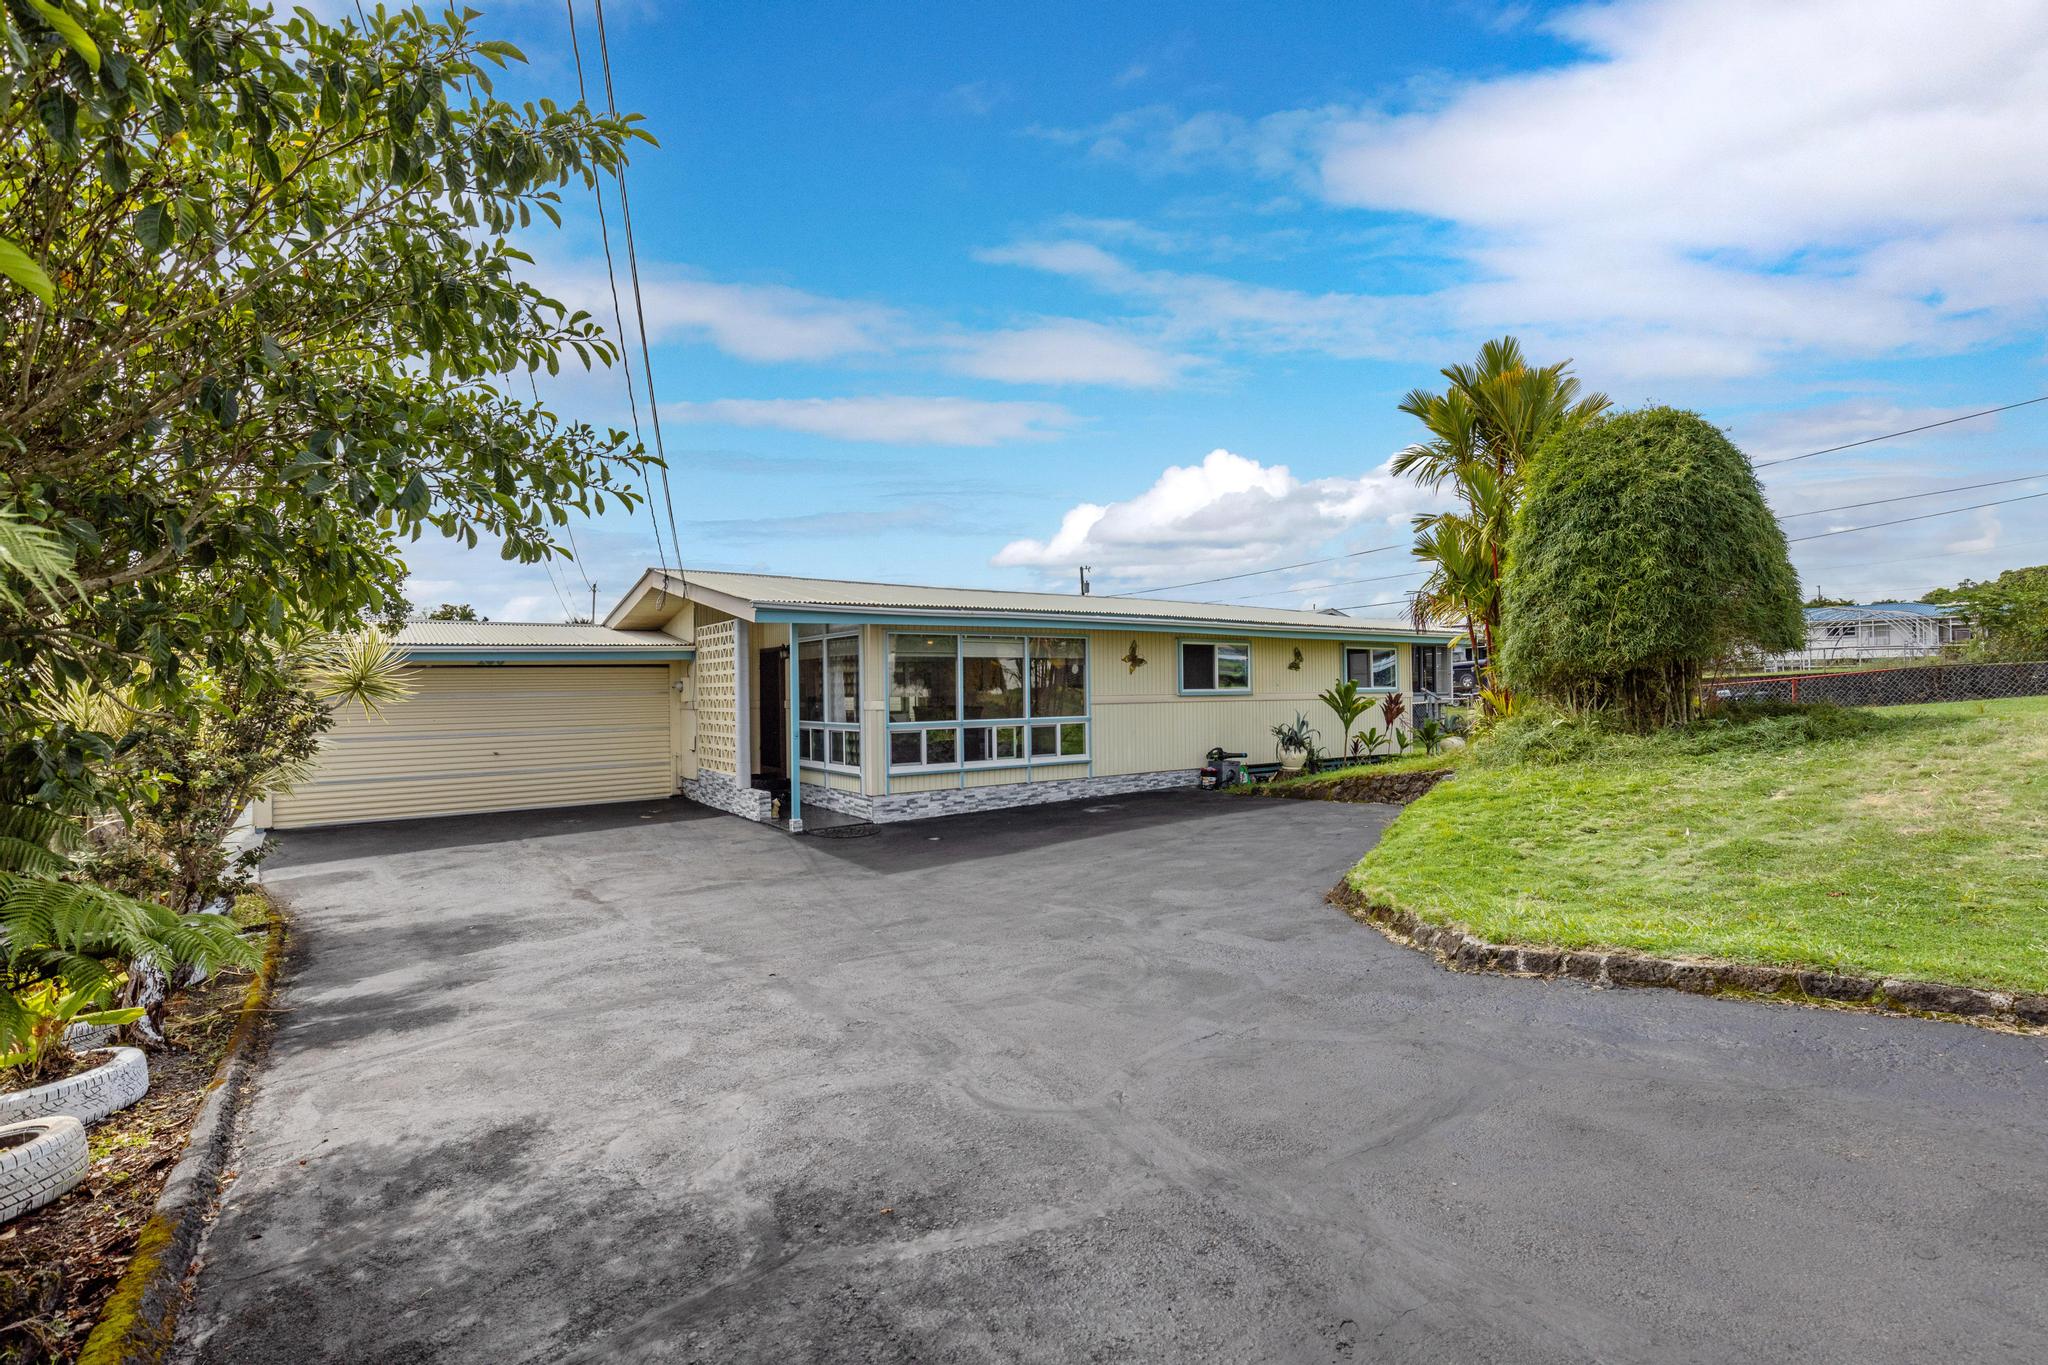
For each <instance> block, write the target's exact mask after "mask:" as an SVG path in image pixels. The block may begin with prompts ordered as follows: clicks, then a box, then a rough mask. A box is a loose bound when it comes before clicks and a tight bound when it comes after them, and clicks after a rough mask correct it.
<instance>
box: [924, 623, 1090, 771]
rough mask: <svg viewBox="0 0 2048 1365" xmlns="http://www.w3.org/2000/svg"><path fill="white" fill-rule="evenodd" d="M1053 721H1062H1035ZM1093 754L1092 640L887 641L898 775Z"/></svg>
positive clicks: (984, 637) (987, 637)
mask: <svg viewBox="0 0 2048 1365" xmlns="http://www.w3.org/2000/svg"><path fill="white" fill-rule="evenodd" d="M1045 720H1052V721H1055V722H1056V723H1054V724H1038V723H1036V722H1040V721H1045ZM1087 757H1088V645H1087V641H1085V640H1083V639H1081V638H1079V637H1073V638H1067V637H1060V636H1031V637H1028V638H1027V637H1024V636H1019V635H892V636H890V637H889V767H890V770H891V771H928V770H931V769H935V768H977V767H987V768H1003V767H1013V766H1014V767H1023V766H1027V765H1029V764H1031V763H1034V762H1037V763H1047V762H1055V763H1070V762H1076V761H1085V760H1086V759H1087Z"/></svg>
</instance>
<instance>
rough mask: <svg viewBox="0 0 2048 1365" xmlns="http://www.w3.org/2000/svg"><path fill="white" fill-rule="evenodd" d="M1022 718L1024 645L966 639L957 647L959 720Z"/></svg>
mask: <svg viewBox="0 0 2048 1365" xmlns="http://www.w3.org/2000/svg"><path fill="white" fill-rule="evenodd" d="M1023 717H1024V642H1023V641H1022V640H1020V639H1017V638H1015V637H1014V636H1007V635H999V636H993V637H984V636H977V635H970V636H968V637H967V638H966V639H965V640H963V641H962V642H961V644H960V718H961V719H962V720H1021V719H1023Z"/></svg>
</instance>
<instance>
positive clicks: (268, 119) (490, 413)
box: [0, 0, 645, 804]
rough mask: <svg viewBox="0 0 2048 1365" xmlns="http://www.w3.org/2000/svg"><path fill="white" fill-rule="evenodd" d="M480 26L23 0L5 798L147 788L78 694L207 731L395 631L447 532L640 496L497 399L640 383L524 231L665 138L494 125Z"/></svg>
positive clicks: (0, 765)
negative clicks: (555, 296)
mask: <svg viewBox="0 0 2048 1365" xmlns="http://www.w3.org/2000/svg"><path fill="white" fill-rule="evenodd" d="M475 18H476V14H475V12H474V11H462V12H456V11H450V12H448V13H447V14H445V15H444V16H443V17H442V18H440V19H438V20H435V19H431V18H429V17H428V15H427V14H426V12H425V11H422V10H399V11H396V12H387V11H385V10H384V9H382V8H381V7H373V8H371V9H369V10H368V12H367V18H365V19H363V20H361V21H357V20H354V19H351V20H348V21H345V22H342V23H340V24H336V25H328V24H323V23H320V22H317V21H315V20H313V19H312V18H310V17H309V16H307V15H306V14H305V13H304V12H300V13H299V14H297V15H295V16H292V17H288V18H285V19H283V20H282V21H280V20H279V19H278V18H277V17H275V16H274V15H273V13H272V12H271V10H270V9H269V8H267V7H266V6H264V5H262V4H258V3H252V0H154V2H152V0H134V2H133V3H122V4H114V3H102V2H100V0H7V3H6V6H5V19H4V24H0V27H4V32H0V239H5V242H6V243H7V245H6V246H5V247H4V248H0V274H4V275H5V276H6V278H5V279H4V280H0V509H7V512H8V515H7V519H6V521H5V522H4V523H0V525H4V526H6V527H7V528H8V535H7V538H6V539H0V801H7V800H12V801H24V800H29V801H34V802H37V803H41V804H47V803H52V802H61V801H71V800H85V801H88V802H98V801H101V800H103V799H105V798H107V797H108V796H120V795H124V793H119V792H108V791H106V790H104V784H105V783H106V782H108V781H111V780H113V779H112V776H111V775H113V774H117V773H119V772H121V771H124V769H122V768H121V766H120V765H119V764H117V763H116V762H114V760H115V758H116V757H117V755H116V753H115V745H116V743H117V741H116V739H115V737H114V736H112V735H111V734H110V733H107V732H104V731H97V730H94V729H92V728H90V727H84V728H81V727H77V726H74V725H69V724H68V723H67V722H65V721H63V720H61V719H59V718H58V717H57V715H56V710H55V708H53V707H51V706H50V705H48V704H47V703H48V701H49V699H50V698H51V697H52V696H55V695H57V694H59V693H61V692H62V691H63V690H64V689H65V688H66V687H68V686H71V685H86V686H90V687H91V688H94V689H97V690H100V691H104V692H107V693H109V694H115V693H118V694H119V695H121V696H123V697H124V698H126V699H127V700H128V702H129V704H131V705H134V706H136V707H139V708H143V709H145V710H162V711H171V712H180V711H182V712H187V713H189V712H190V710H191V708H192V707H193V706H194V705H196V702H195V698H194V695H193V693H192V692H191V690H190V689H189V688H188V687H187V686H186V682H185V679H186V676H187V674H188V673H191V672H194V671H197V672H203V673H208V674H213V675H223V674H233V673H237V672H241V671H243V670H244V669H245V668H246V667H248V666H251V665H252V664H261V663H262V662H263V661H265V660H271V659H274V658H275V657H276V656H277V655H278V654H279V653H280V651H282V650H283V649H285V648H286V647H287V645H288V642H289V641H290V640H292V639H293V638H295V637H296V636H297V635H298V634H300V633H302V632H303V631H304V630H306V629H308V628H315V629H325V630H342V629H347V628H351V627H353V626H354V625H355V624H356V623H358V622H359V621H361V620H365V619H375V618H377V617H379V616H382V615H385V614H386V613H387V609H388V608H389V607H391V606H392V605H394V604H396V603H398V602H400V601H402V599H401V598H400V597H399V587H400V584H401V583H402V581H403V577H404V564H403V561H402V558H401V555H400V551H401V548H402V547H403V546H404V545H405V544H406V542H408V541H410V540H412V539H416V538H417V537H419V536H420V535H422V534H425V533H428V532H436V533H439V534H442V535H445V536H451V537H455V538H458V539H460V540H462V541H464V542H465V543H467V544H470V545H474V544H476V543H478V541H479V540H480V539H482V538H485V537H493V538H496V539H497V540H498V541H499V542H500V543H501V545H502V547H503V553H504V554H505V555H506V557H508V558H511V559H517V560H522V561H533V560H536V559H539V558H541V557H543V556H545V555H548V554H550V553H552V552H555V543H554V536H555V534H556V530H555V528H557V527H558V526H559V525H560V524H562V523H563V522H564V521H565V520H566V518H567V516H568V514H569V513H570V512H571V511H574V510H581V509H584V508H586V507H588V508H592V509H596V510H602V509H603V507H604V506H605V504H606V502H607V500H625V501H629V502H630V501H631V499H632V494H631V493H630V492H628V488H629V487H630V486H631V484H632V483H633V482H634V481H635V478H636V477H637V476H641V475H642V474H643V472H644V471H643V468H642V467H643V465H644V463H645V458H644V456H643V455H642V454H641V453H640V452H639V451H638V449H637V448H636V447H632V446H630V445H629V444H628V442H627V438H626V437H625V435H624V434H623V433H620V432H617V431H611V432H600V431H597V430H594V429H592V428H590V427H588V426H586V425H582V424H574V423H568V422H564V421H561V420H559V419H557V418H556V417H555V416H554V415H552V414H551V413H549V412H547V411H546V410H545V409H544V408H542V407H541V406H540V405H539V404H538V403H535V402H530V401H521V400H520V399H519V398H518V397H517V396H515V395H516V393H517V392H518V391H521V390H524V388H525V385H524V384H523V383H522V384H520V385H519V386H518V388H517V390H515V389H514V387H513V386H512V385H511V384H509V383H506V382H504V380H503V379H502V378H501V377H502V376H506V375H509V374H511V373H513V372H516V371H520V370H529V371H530V370H533V369H537V368H540V367H543V366H545V367H546V368H548V369H549V370H550V371H554V370H555V369H557V368H558V366H559V364H560V358H561V357H562V356H564V355H567V356H570V357H571V358H572V359H573V360H576V361H580V362H581V363H583V364H586V365H588V364H592V363H597V362H604V363H609V361H610V360H611V359H612V358H613V356H614V354H615V352H614V348H613V346H612V344H611V343H610V342H609V341H607V340H606V339H605V338H604V337H603V336H602V335H601V334H600V333H599V331H598V329H597V328H596V326H595V325H594V324H593V323H592V322H591V321H590V320H589V319H588V318H587V317H585V316H584V315H582V314H580V313H579V314H570V313H568V312H566V310H564V309H563V308H562V307H561V306H560V305H559V304H557V303H555V302H554V301H552V300H550V299H549V298H547V297H546V296H545V295H544V294H543V293H542V291H541V290H540V289H538V288H536V287H535V286H534V285H533V284H531V283H529V282H527V281H526V280H524V279H523V278H522V275H521V270H522V268H523V267H525V266H526V265H528V264H529V263H530V262H529V258H528V257H527V256H526V255H525V253H523V252H522V251H520V250H519V249H518V248H517V247H516V246H515V245H514V244H513V242H512V240H511V236H512V234H513V233H515V232H518V231H521V230H524V229H528V228H530V227H535V226H539V224H538V223H537V219H536V215H538V216H539V217H541V218H546V219H550V220H558V218H559V214H558V210H557V208H556V202H557V196H558V191H559V188H560V187H561V186H563V185H565V184H569V183H572V182H583V183H590V182H593V181H594V180H595V178H596V177H597V176H599V175H601V174H603V173H605V172H609V171H614V170H616V169H617V168H618V167H620V166H621V165H622V164H623V160H624V157H625V154H626V149H627V147H628V145H629V143H630V142H631V141H632V140H633V139H635V138H641V137H644V136H645V134H644V133H642V132H640V131H639V129H638V128H637V126H636V123H635V120H634V119H633V118H630V117H627V118H615V117H605V116H600V115H597V114H593V113H592V112H590V111H589V110H587V109H585V108H584V107H583V106H581V105H580V104H579V105H577V106H575V107H573V108H560V107H557V106H556V105H554V104H552V103H550V102H546V101H543V102H541V103H539V104H537V105H535V104H527V105H522V106H517V107H515V106H513V105H510V104H507V103H505V102H504V101H501V100H499V99H497V98H496V97H495V96H494V95H493V93H492V84H491V73H492V71H493V70H494V69H495V68H497V67H500V66H503V65H504V64H505V63H507V62H510V61H519V60H523V59H522V58H521V57H520V54H519V53H518V52H517V50H516V49H514V48H512V47H511V46H510V45H509V44H505V43H501V42H493V41H488V40H485V39H483V38H481V37H480V36H479V35H477V34H476V33H475V32H474V31H473V30H472V28H471V23H472V20H474V19H475ZM10 281H11V283H10ZM17 286H18V287H17ZM45 286H47V287H45ZM24 549H28V550H29V551H31V552H32V553H33V554H34V555H36V556H39V557H40V558H41V559H42V560H43V561H46V562H45V563H44V567H43V569H42V570H41V571H40V572H41V574H42V576H41V577H40V578H38V577H37V576H36V574H35V573H30V572H26V571H24V570H23V569H22V568H21V567H20V560H19V556H20V553H21V552H22V551H23V550H24ZM52 575H54V577H53V576H52ZM125 794H126V795H133V793H132V792H131V793H125Z"/></svg>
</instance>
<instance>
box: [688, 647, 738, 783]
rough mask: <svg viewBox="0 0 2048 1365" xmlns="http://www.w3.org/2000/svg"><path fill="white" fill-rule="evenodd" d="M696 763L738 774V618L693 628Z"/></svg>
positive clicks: (732, 774)
mask: <svg viewBox="0 0 2048 1365" xmlns="http://www.w3.org/2000/svg"><path fill="white" fill-rule="evenodd" d="M696 677H697V767H698V768H699V769H700V770H709V771H711V772H714V773H724V774H726V775H727V776H735V777H736V776H738V774H739V770H740V767H739V762H738V751H739V733H740V729H739V622H737V621H719V622H717V623H715V624H713V625H708V626H699V627H698V628H697V662H696Z"/></svg>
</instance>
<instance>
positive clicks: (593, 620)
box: [590, 583, 597, 626]
mask: <svg viewBox="0 0 2048 1365" xmlns="http://www.w3.org/2000/svg"><path fill="white" fill-rule="evenodd" d="M590 624H591V625H593V626H594V625H596V624H597V584H595V583H592V584H591V585H590Z"/></svg>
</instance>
